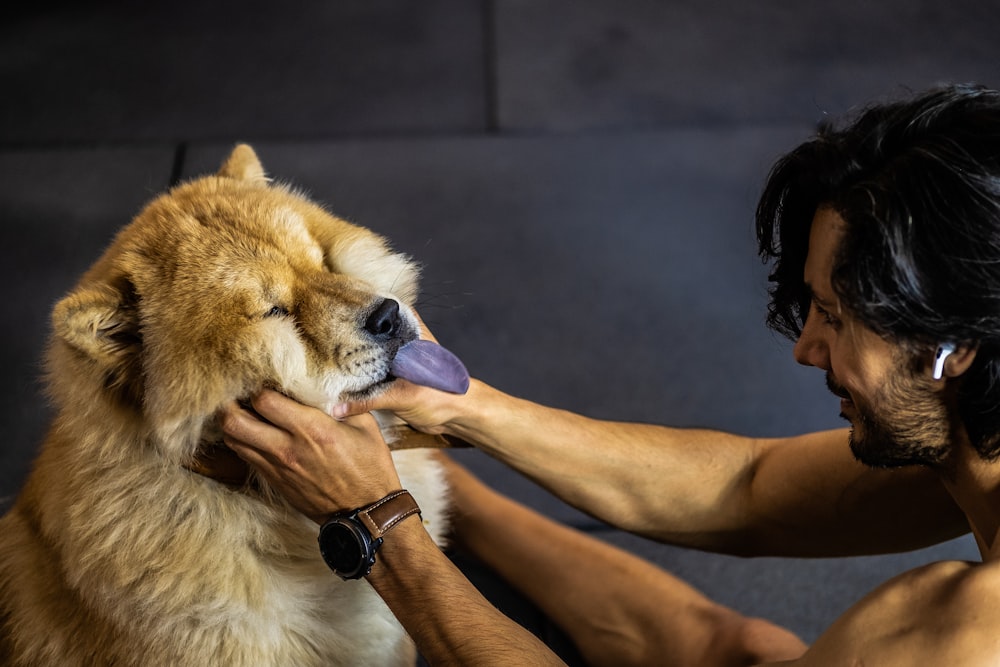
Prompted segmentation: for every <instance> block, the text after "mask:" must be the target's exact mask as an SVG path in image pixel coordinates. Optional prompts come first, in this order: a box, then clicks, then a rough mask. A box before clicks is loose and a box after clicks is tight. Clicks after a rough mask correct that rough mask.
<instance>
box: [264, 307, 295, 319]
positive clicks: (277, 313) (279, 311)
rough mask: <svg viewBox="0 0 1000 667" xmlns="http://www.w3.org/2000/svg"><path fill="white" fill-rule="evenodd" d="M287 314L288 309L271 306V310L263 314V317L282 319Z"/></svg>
mask: <svg viewBox="0 0 1000 667" xmlns="http://www.w3.org/2000/svg"><path fill="white" fill-rule="evenodd" d="M288 314H289V313H288V309H287V308H285V307H284V306H273V307H272V308H271V310H269V311H267V312H266V313H264V317H284V316H285V315H288Z"/></svg>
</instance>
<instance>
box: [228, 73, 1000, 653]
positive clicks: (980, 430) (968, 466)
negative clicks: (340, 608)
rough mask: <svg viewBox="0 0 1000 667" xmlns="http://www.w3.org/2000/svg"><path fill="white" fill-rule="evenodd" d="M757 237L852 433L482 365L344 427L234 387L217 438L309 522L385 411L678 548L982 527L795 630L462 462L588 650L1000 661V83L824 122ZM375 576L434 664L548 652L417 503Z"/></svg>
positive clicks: (345, 490)
mask: <svg viewBox="0 0 1000 667" xmlns="http://www.w3.org/2000/svg"><path fill="white" fill-rule="evenodd" d="M757 232H758V239H759V242H760V249H761V253H762V255H763V256H764V257H765V258H766V259H768V260H772V261H773V262H774V265H773V266H774V269H773V272H772V275H771V280H772V282H773V288H772V290H771V303H770V307H769V323H770V324H771V325H772V326H774V327H775V328H777V329H778V330H779V331H782V332H783V333H786V334H787V335H789V336H791V337H793V338H794V339H795V340H796V344H795V350H794V354H795V358H796V360H797V361H799V362H800V363H803V364H807V365H811V366H815V367H817V368H819V369H821V370H823V371H825V373H826V381H827V385H828V386H829V388H830V390H831V391H832V392H833V393H834V394H836V395H837V396H839V397H840V398H841V412H842V416H843V417H844V418H845V419H847V420H848V421H849V422H850V428H849V429H843V430H836V431H828V432H821V433H812V434H808V435H804V436H798V437H791V438H773V439H755V438H745V437H739V436H735V435H729V434H724V433H715V432H710V431H699V430H683V429H671V428H667V427H659V426H650V425H639V424H625V423H611V422H602V421H595V420H590V419H587V418H585V417H582V416H579V415H575V414H571V413H568V412H564V411H558V410H553V409H550V408H546V407H543V406H539V405H536V404H532V403H529V402H527V401H522V400H519V399H516V398H514V397H511V396H507V395H505V394H503V393H501V392H499V391H497V390H495V389H492V388H490V387H488V386H486V385H485V384H483V383H481V382H475V381H474V382H473V383H472V386H471V388H470V390H469V392H468V394H466V395H464V396H455V395H451V394H446V393H442V392H438V391H434V390H432V389H427V388H422V387H417V386H414V385H411V384H408V383H405V382H397V383H396V386H394V387H393V388H392V389H391V390H390V391H388V392H386V394H385V395H383V396H381V397H379V398H377V399H374V400H372V401H369V402H366V403H364V404H353V405H345V406H339V407H338V408H337V409H335V410H334V412H335V415H334V416H335V417H337V418H338V419H339V420H340V421H336V420H334V419H331V418H330V417H328V416H326V415H324V414H322V413H320V412H319V411H316V410H312V409H310V408H305V407H303V406H300V405H298V404H296V403H294V402H292V401H290V400H288V399H286V398H284V397H282V396H279V395H278V394H275V393H273V392H266V393H264V394H262V395H260V396H258V397H256V398H255V400H254V407H255V408H256V410H257V412H258V413H259V414H260V415H262V416H263V417H264V418H265V419H267V420H268V421H269V422H270V423H265V422H263V421H261V420H259V419H257V418H256V417H255V416H253V415H252V414H251V413H249V412H247V411H244V410H241V409H239V408H238V407H237V406H232V407H231V408H230V409H229V410H228V411H227V412H226V414H225V415H224V417H223V428H224V430H225V432H226V433H227V443H228V444H229V445H230V446H231V447H232V448H233V449H235V450H236V452H237V453H238V454H240V456H242V457H244V458H245V459H246V460H247V461H248V462H250V463H251V464H253V465H254V466H255V467H256V468H257V469H258V470H259V471H260V472H261V473H262V474H263V475H264V476H265V477H266V478H268V479H269V480H270V481H272V482H273V483H274V484H275V486H276V487H277V488H278V489H279V490H280V491H281V492H282V493H283V494H285V495H286V497H287V498H288V500H289V501H290V502H291V503H292V504H293V505H294V506H296V507H298V508H299V509H300V510H301V511H303V512H304V513H306V514H307V515H308V516H310V517H312V518H313V519H315V520H316V521H317V522H318V523H322V522H323V521H324V520H325V519H326V518H327V517H328V516H329V515H330V514H332V513H334V512H336V511H340V510H346V509H351V508H355V507H363V506H365V505H368V504H370V503H372V502H374V501H377V500H379V499H380V498H383V497H385V496H387V495H388V494H389V493H390V492H392V491H394V490H395V489H397V488H398V486H399V481H398V478H397V477H396V475H395V471H394V469H393V467H392V463H391V459H390V457H389V454H388V451H387V449H386V447H385V446H384V445H382V444H381V440H380V437H379V435H378V431H377V429H376V428H375V426H374V423H373V420H372V419H371V417H370V416H368V415H367V414H366V413H367V412H368V411H369V410H372V409H389V410H392V411H394V412H396V413H397V414H399V415H400V416H401V417H402V418H403V419H405V420H406V421H407V422H409V423H410V424H411V425H413V426H414V427H416V428H418V429H420V430H423V431H427V432H433V433H446V434H449V435H452V436H455V437H458V438H461V439H463V440H466V441H468V442H470V443H472V444H473V445H475V446H477V447H479V448H480V449H482V450H483V451H485V452H487V453H488V454H490V455H492V456H494V457H496V458H498V459H499V460H501V461H503V462H505V463H507V464H509V465H511V466H513V467H514V468H516V469H518V470H520V471H521V472H523V473H524V474H526V475H528V476H529V477H531V478H533V479H535V480H536V481H538V482H539V483H540V484H542V485H543V486H545V487H546V488H547V489H549V490H550V491H552V492H553V493H555V494H556V495H558V496H559V497H561V498H563V499H564V500H566V501H567V502H569V503H571V504H573V505H574V506H576V507H578V508H580V509H582V510H584V511H586V512H588V513H590V514H593V515H594V516H597V517H599V518H601V519H603V520H605V521H607V522H609V523H612V524H614V525H617V526H620V527H621V528H624V529H626V530H629V531H632V532H635V533H638V534H641V535H645V536H648V537H650V538H653V539H657V540H661V541H664V542H670V543H672V544H679V545H684V546H688V547H693V548H699V549H706V550H713V551H720V552H726V553H733V554H742V555H778V556H836V555H854V554H872V553H885V552H890V551H900V550H907V549H913V548H917V547H922V546H926V545H930V544H934V543H937V542H940V541H943V540H946V539H950V538H952V537H955V536H957V535H960V534H963V533H965V532H967V531H968V530H969V529H970V528H971V530H972V532H973V534H974V536H975V538H976V540H977V543H978V545H979V548H980V551H981V553H982V558H983V562H982V563H979V564H971V563H958V562H950V563H935V564H932V565H928V566H925V567H923V568H920V569H918V570H915V571H912V572H909V573H906V574H904V575H902V576H900V577H897V578H895V579H893V580H891V581H889V582H887V583H886V584H884V585H883V586H881V587H879V588H878V589H876V590H875V591H873V592H872V593H871V594H869V595H868V596H867V597H865V598H864V599H863V600H861V601H860V602H859V603H858V604H857V605H855V606H854V607H853V608H851V609H850V610H849V611H848V612H847V613H846V614H845V615H844V616H843V617H841V618H840V619H839V620H837V621H836V622H835V623H834V624H833V625H832V626H831V627H830V628H829V629H828V631H827V632H826V633H824V634H823V635H822V636H821V637H820V638H819V639H818V640H817V642H816V643H815V644H814V645H813V646H812V647H809V648H808V649H807V647H806V646H805V645H804V644H802V643H801V642H800V641H799V640H798V639H797V638H795V637H794V636H793V635H791V634H790V633H788V632H786V631H784V630H782V629H781V628H777V627H776V626H774V625H772V624H770V623H767V622H765V621H762V620H759V619H748V618H744V617H742V616H740V615H739V614H736V613H735V612H733V611H731V610H728V609H725V608H723V607H721V606H719V605H715V604H713V603H712V602H710V601H708V600H707V599H705V598H704V597H703V596H701V595H700V594H699V593H697V592H695V591H693V590H691V589H690V588H688V587H686V586H685V585H684V584H683V583H682V582H680V581H678V580H676V579H674V578H673V577H671V576H670V575H669V574H667V573H665V572H663V571H661V570H659V569H657V568H654V567H652V566H650V565H648V564H646V563H643V562H641V561H639V560H638V559H635V558H633V557H632V556H630V555H628V554H625V553H623V552H620V551H618V550H615V549H613V548H611V547H608V546H607V545H603V544H601V543H599V542H596V541H595V540H592V539H590V538H587V537H585V536H582V535H580V534H578V533H575V532H574V531H571V530H569V529H567V528H565V527H561V526H557V525H555V524H553V523H552V522H550V521H548V520H547V519H545V518H543V517H541V516H539V515H537V514H535V513H533V512H531V511H530V510H527V509H525V508H524V507H521V506H519V505H517V504H516V503H514V502H513V501H511V500H509V499H506V498H502V497H501V496H499V495H498V494H496V493H494V492H492V491H491V490H489V489H487V488H485V487H484V486H482V485H481V484H479V483H478V482H477V481H476V480H474V479H473V478H472V477H471V476H470V475H469V474H468V473H467V472H465V471H464V470H462V469H461V468H459V467H458V466H455V465H453V464H449V466H448V470H449V475H450V481H451V482H452V484H453V486H454V488H455V503H456V507H457V519H456V539H457V540H458V541H459V542H460V543H461V544H462V545H463V546H465V547H466V548H468V549H469V550H470V551H471V552H472V553H473V554H475V555H476V556H478V557H480V558H481V559H483V560H484V561H485V562H486V564H487V565H490V566H492V567H494V568H495V569H497V571H498V572H500V574H501V575H503V576H505V577H506V578H507V579H508V580H510V581H511V582H512V584H513V585H515V586H517V587H518V588H520V589H521V590H522V591H523V592H524V593H525V594H526V595H528V596H529V597H530V598H531V599H533V600H534V601H535V602H536V603H537V604H538V605H539V606H540V607H541V608H542V609H543V610H544V611H545V612H546V613H548V614H549V615H550V616H551V617H552V618H553V619H554V620H555V621H556V622H557V623H559V624H560V625H561V626H562V627H563V628H564V629H565V630H566V631H567V633H568V634H569V635H570V636H571V638H573V639H574V641H575V642H576V644H577V646H578V648H579V649H580V651H581V652H582V653H583V655H584V657H585V658H586V659H587V660H588V661H589V662H592V663H594V664H615V665H623V664H755V663H761V662H767V661H778V660H785V661H789V662H788V664H796V665H847V664H866V665H908V664H921V665H980V664H982V665H987V664H989V665H995V664H1000V632H998V631H997V630H998V628H1000V544H998V543H997V540H996V538H997V536H998V533H1000V463H998V461H997V459H998V455H1000V409H998V406H1000V93H997V92H995V91H991V90H986V89H982V88H978V87H971V86H953V87H948V88H944V89H938V90H933V91H930V92H927V93H924V94H922V95H919V96H917V97H915V98H914V99H912V100H908V101H904V102H899V103H895V104H888V105H883V106H878V107H872V108H871V109H869V110H867V111H866V112H864V113H863V114H862V115H860V116H859V117H858V119H857V120H856V121H855V122H854V123H853V124H851V125H850V126H848V127H846V128H844V129H842V130H837V129H834V128H831V127H823V128H821V129H820V131H819V133H818V135H817V137H816V138H814V139H813V140H811V141H809V142H807V143H805V144H803V145H802V146H800V147H799V148H797V149H796V150H794V151H792V152H791V153H790V154H789V155H787V156H786V157H784V158H783V159H782V160H781V161H779V163H778V164H777V165H776V166H775V168H774V170H773V171H772V173H771V176H770V178H769V181H768V184H767V186H766V188H765V191H764V194H763V196H762V198H761V201H760V204H759V206H758V210H757ZM368 580H369V582H370V583H371V584H372V585H373V586H374V587H375V589H376V590H377V591H378V592H379V594H380V595H382V597H383V598H384V599H385V600H386V602H387V603H388V604H389V606H390V608H392V610H393V611H394V612H395V614H396V615H397V617H398V618H399V619H400V621H401V622H402V623H403V625H404V626H405V627H406V628H407V629H408V630H409V632H410V633H411V635H412V636H413V637H414V638H415V640H416V641H417V644H418V646H419V648H420V650H421V651H422V652H423V654H424V655H425V656H426V657H427V658H428V659H429V660H430V661H431V662H432V663H435V664H436V663H439V662H440V663H441V664H447V663H452V664H492V665H495V664H512V665H513V664H517V665H525V664H532V665H535V664H555V663H557V660H556V659H555V658H554V657H553V656H552V655H551V654H550V653H548V652H547V649H546V648H545V647H544V646H542V645H541V644H540V643H539V642H538V641H537V640H535V639H534V637H533V636H531V635H530V633H526V632H524V631H523V630H521V629H520V628H518V627H516V626H514V625H513V624H512V623H511V622H510V621H509V620H507V619H506V618H504V617H503V616H502V615H500V614H499V613H498V612H496V610H494V609H493V608H492V607H490V606H489V605H488V603H486V602H485V601H484V600H482V598H480V597H479V596H478V594H477V593H476V592H475V590H474V589H473V588H472V587H471V585H470V584H469V583H468V582H467V581H466V580H465V579H464V578H462V576H461V574H460V573H458V572H457V571H455V570H454V568H453V567H451V565H450V563H449V562H448V561H447V559H446V558H445V557H444V556H443V555H441V554H440V552H439V551H438V549H437V548H435V547H434V545H433V544H432V543H431V541H430V539H429V538H428V537H427V535H426V533H425V532H424V531H423V530H422V528H421V526H420V524H419V522H417V521H413V520H410V521H406V520H403V521H401V522H400V523H399V524H398V525H397V526H396V527H395V528H394V529H393V531H392V532H391V533H390V534H389V535H387V536H386V538H385V543H384V545H383V547H382V550H381V551H380V552H379V556H378V561H377V562H376V564H375V565H374V567H373V569H372V571H371V574H370V575H369V576H368Z"/></svg>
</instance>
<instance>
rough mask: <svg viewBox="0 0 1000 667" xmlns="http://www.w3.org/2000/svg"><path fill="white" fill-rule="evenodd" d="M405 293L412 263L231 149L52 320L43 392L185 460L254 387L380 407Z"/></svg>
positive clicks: (312, 400)
mask: <svg viewBox="0 0 1000 667" xmlns="http://www.w3.org/2000/svg"><path fill="white" fill-rule="evenodd" d="M416 290H417V271H416V269H415V267H414V265H413V263H412V262H411V261H410V260H409V258H407V257H405V256H403V255H400V254H397V253H394V252H392V251H390V250H389V248H388V246H387V245H386V242H385V241H384V239H382V238H381V237H379V236H377V235H376V234H374V233H372V232H371V231H369V230H367V229H364V228H361V227H358V226H355V225H352V224H349V223H347V222H345V221H344V220H341V219H339V218H337V217H335V216H333V215H331V214H330V213H328V212H327V211H325V210H323V209H322V208H320V207H319V206H317V205H316V204H314V203H312V202H310V201H309V200H307V199H306V198H305V197H304V196H302V195H301V194H299V193H296V192H294V191H292V190H291V189H289V188H287V187H285V186H281V185H274V184H272V183H271V182H270V181H269V180H268V178H267V177H266V176H265V173H264V171H263V169H262V167H261V165H260V162H259V161H258V159H257V156H256V155H255V154H254V152H253V150H251V149H250V148H249V147H248V146H245V145H241V146H237V147H236V149H235V150H234V151H233V153H232V154H231V155H230V157H229V158H228V159H227V160H226V162H225V163H224V165H223V166H222V168H221V170H220V171H219V173H218V174H216V175H214V176H207V177H204V178H200V179H198V180H194V181H191V182H188V183H186V184H182V185H180V186H178V187H176V188H174V189H173V190H171V191H170V192H168V193H167V194H165V195H163V196H161V197H159V198H157V199H155V200H154V201H153V202H151V203H150V204H149V205H148V206H147V207H146V208H145V209H144V210H143V211H142V212H141V213H140V214H139V215H138V216H137V217H136V219H135V220H134V221H133V222H132V223H131V224H130V225H128V226H127V227H125V228H124V229H123V230H122V231H121V232H120V233H119V235H118V236H117V238H116V239H115V241H114V242H113V243H112V245H111V246H110V247H109V248H108V249H107V250H106V251H105V253H104V255H103V256H102V257H101V258H100V259H99V260H98V261H97V263H96V264H95V265H94V266H93V267H91V269H90V270H89V271H88V272H87V273H86V274H85V275H84V276H83V278H82V279H81V281H80V282H79V284H78V285H77V287H76V288H75V289H74V290H73V292H71V293H70V294H69V295H68V296H66V297H65V298H64V299H63V300H62V301H60V302H59V303H58V304H57V305H56V307H55V309H54V312H53V339H52V343H51V345H50V353H49V379H50V386H51V387H52V392H53V395H54V396H55V398H56V400H57V402H58V403H59V407H60V409H61V410H62V411H63V412H64V413H65V412H66V411H76V412H77V413H81V414H82V413H88V414H90V415H92V416H94V417H100V416H101V415H102V414H108V415H109V416H110V417H111V418H114V419H121V418H122V417H124V418H126V419H128V420H130V423H132V424H140V425H141V426H142V427H143V428H146V429H148V435H150V436H152V437H153V438H154V440H155V441H156V442H157V443H158V445H159V446H161V447H163V448H165V453H167V454H168V455H170V456H171V457H172V458H177V459H183V458H184V457H185V456H188V455H190V453H191V452H192V451H193V450H194V448H195V447H196V445H197V441H198V439H199V437H200V434H201V430H202V427H203V426H204V425H205V424H206V423H208V422H210V420H211V419H212V416H213V415H214V414H215V412H216V411H217V410H218V408H219V407H220V406H221V405H223V404H224V403H225V402H227V401H230V400H233V399H235V398H239V397H245V396H247V395H249V394H251V393H253V392H255V391H257V390H259V389H260V388H262V387H265V386H269V387H274V388H277V389H279V390H281V391H284V392H286V393H288V394H289V395H291V396H294V397H295V398H297V399H299V400H301V401H303V402H305V403H309V404H312V405H315V406H317V407H324V408H325V407H327V406H329V405H330V404H332V403H334V402H337V401H340V400H344V399H347V398H357V397H363V396H366V395H371V394H373V393H375V392H377V391H379V390H380V389H381V388H382V387H384V386H385V384H386V382H387V381H388V380H389V379H391V375H390V365H391V362H392V359H393V356H394V354H395V353H396V351H397V350H398V348H399V347H400V346H401V345H402V344H403V343H405V342H407V341H409V340H412V339H414V338H416V337H417V334H418V324H417V321H416V318H415V316H414V315H413V312H412V310H411V309H410V304H411V303H412V301H413V299H414V298H415V296H416ZM94 411H97V412H94ZM102 411H103V412H102Z"/></svg>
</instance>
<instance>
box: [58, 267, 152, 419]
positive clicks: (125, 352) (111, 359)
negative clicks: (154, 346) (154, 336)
mask: <svg viewBox="0 0 1000 667" xmlns="http://www.w3.org/2000/svg"><path fill="white" fill-rule="evenodd" d="M137 303H138V298H137V296H136V293H135V288H134V287H133V286H132V283H131V282H129V281H128V280H127V279H125V278H122V279H120V280H119V281H117V282H115V283H114V284H109V283H101V284H97V285H90V286H87V287H83V288H81V289H79V290H76V291H75V292H73V293H71V294H69V295H68V296H66V297H64V298H63V299H62V300H61V301H59V303H57V304H56V306H55V308H54V309H53V311H52V328H53V332H54V333H55V340H56V342H57V343H58V342H60V341H61V342H62V343H64V344H65V345H67V346H69V347H70V348H71V349H72V350H74V351H75V352H77V353H78V355H82V356H83V357H85V358H86V359H89V360H90V362H91V364H90V367H91V368H92V369H94V370H96V371H97V372H99V373H101V374H102V375H103V387H104V388H105V389H108V390H111V391H113V392H115V393H118V394H120V396H119V398H121V399H122V400H124V401H125V402H128V403H137V402H138V401H140V400H141V397H142V367H141V366H142V361H141V354H142V330H141V327H140V323H139V313H138V308H137Z"/></svg>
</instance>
